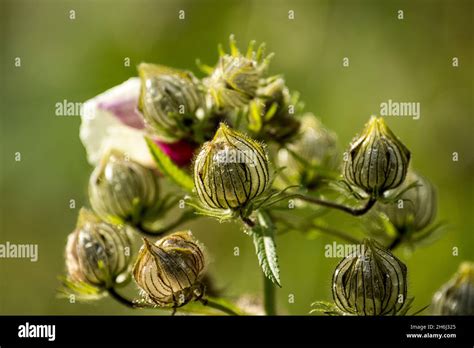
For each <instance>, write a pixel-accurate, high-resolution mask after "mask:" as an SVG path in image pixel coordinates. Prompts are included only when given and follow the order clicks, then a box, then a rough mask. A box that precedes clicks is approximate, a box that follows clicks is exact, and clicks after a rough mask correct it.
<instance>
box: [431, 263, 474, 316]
mask: <svg viewBox="0 0 474 348" xmlns="http://www.w3.org/2000/svg"><path fill="white" fill-rule="evenodd" d="M432 310H433V314H435V315H474V263H473V262H463V263H462V264H461V265H460V266H459V270H458V272H457V273H456V274H455V275H454V277H453V278H452V279H451V280H450V281H448V282H447V283H446V284H444V285H443V286H442V287H441V289H439V291H438V292H436V294H435V295H434V296H433V302H432Z"/></svg>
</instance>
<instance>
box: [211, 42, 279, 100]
mask: <svg viewBox="0 0 474 348" xmlns="http://www.w3.org/2000/svg"><path fill="white" fill-rule="evenodd" d="M254 44H255V42H251V43H250V44H249V48H248V51H247V54H246V55H245V56H244V55H242V54H241V53H240V52H239V50H238V49H237V46H236V43H235V39H234V37H233V36H232V35H231V37H230V49H231V53H230V54H225V53H224V52H222V51H221V54H220V58H219V61H218V63H217V66H216V67H215V68H214V69H213V71H212V73H211V75H210V76H209V77H208V78H206V79H204V84H205V86H206V87H207V88H208V91H209V97H210V103H211V104H212V105H216V106H217V107H218V108H239V107H242V106H244V105H246V104H248V102H249V101H250V100H251V99H252V98H254V97H255V96H256V93H257V88H258V86H259V80H260V78H261V77H262V76H263V73H264V72H265V70H266V69H267V67H268V64H269V62H270V59H271V56H272V55H269V56H267V57H263V52H264V48H265V45H263V44H262V45H261V46H260V47H259V49H258V51H254V50H253V45H254Z"/></svg>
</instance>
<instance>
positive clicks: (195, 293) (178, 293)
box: [133, 231, 206, 307]
mask: <svg viewBox="0 0 474 348" xmlns="http://www.w3.org/2000/svg"><path fill="white" fill-rule="evenodd" d="M143 240H144V245H143V246H142V248H141V249H140V252H139V255H138V258H137V261H136V263H135V266H134V268H133V277H134V279H135V281H136V283H137V284H138V286H139V287H140V288H141V289H142V290H143V291H144V295H145V297H146V299H147V300H148V301H149V302H151V303H154V304H157V305H159V306H163V307H167V306H173V307H178V306H182V305H184V304H186V303H188V302H189V301H191V300H192V299H193V298H195V297H201V296H203V291H204V289H203V286H202V285H201V282H200V280H201V277H202V275H203V273H204V269H205V266H206V256H205V252H204V250H203V247H202V246H201V245H200V244H199V243H198V242H197V241H196V240H195V239H194V236H193V235H192V233H191V232H190V231H188V232H176V233H173V234H171V235H169V236H167V237H164V238H162V239H160V240H158V241H157V242H156V243H155V244H152V243H151V242H149V241H148V240H147V239H146V238H144V239H143Z"/></svg>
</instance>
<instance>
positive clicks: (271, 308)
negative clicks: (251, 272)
mask: <svg viewBox="0 0 474 348" xmlns="http://www.w3.org/2000/svg"><path fill="white" fill-rule="evenodd" d="M262 275H263V308H264V309H265V313H266V314H267V315H276V305H275V285H274V284H273V282H272V281H271V280H270V279H268V277H266V276H265V274H262Z"/></svg>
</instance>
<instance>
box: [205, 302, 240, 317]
mask: <svg viewBox="0 0 474 348" xmlns="http://www.w3.org/2000/svg"><path fill="white" fill-rule="evenodd" d="M201 303H202V304H203V305H204V306H207V307H211V308H214V309H217V310H219V311H221V312H223V313H226V314H228V315H239V313H237V312H235V311H234V310H233V309H232V308H229V307H227V306H225V305H223V304H222V303H218V302H216V301H214V300H211V299H209V298H207V299H203V300H201Z"/></svg>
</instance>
